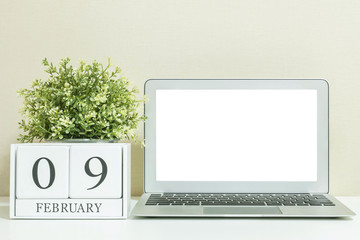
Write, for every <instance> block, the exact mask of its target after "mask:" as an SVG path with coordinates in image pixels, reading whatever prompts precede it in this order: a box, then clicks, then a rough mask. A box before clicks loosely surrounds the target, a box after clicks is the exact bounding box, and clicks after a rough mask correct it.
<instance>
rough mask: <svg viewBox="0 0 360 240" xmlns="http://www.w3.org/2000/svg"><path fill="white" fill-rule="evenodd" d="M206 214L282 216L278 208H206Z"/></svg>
mask: <svg viewBox="0 0 360 240" xmlns="http://www.w3.org/2000/svg"><path fill="white" fill-rule="evenodd" d="M203 210H204V214H220V215H221V214H259V215H263V214H282V212H281V211H280V209H279V208H278V207H204V208H203Z"/></svg>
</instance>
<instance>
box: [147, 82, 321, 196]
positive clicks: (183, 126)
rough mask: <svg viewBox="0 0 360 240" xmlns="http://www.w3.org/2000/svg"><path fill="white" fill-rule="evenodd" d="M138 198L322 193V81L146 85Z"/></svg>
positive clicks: (149, 83)
mask: <svg viewBox="0 0 360 240" xmlns="http://www.w3.org/2000/svg"><path fill="white" fill-rule="evenodd" d="M145 94H146V95H147V98H148V99H149V101H148V102H147V103H146V104H145V115H146V116H147V120H146V122H145V144H146V147H145V168H144V172H145V177H144V182H145V184H144V186H145V189H144V190H145V192H199V193H201V192H221V193H231V192H237V193H240V192H243V193H266V192H268V193H284V192H286V193H308V192H311V193H327V192H328V84H327V82H326V81H325V80H322V79H282V80H275V79H201V80H200V79H151V80H148V81H147V82H146V83H145Z"/></svg>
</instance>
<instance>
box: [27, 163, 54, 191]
mask: <svg viewBox="0 0 360 240" xmlns="http://www.w3.org/2000/svg"><path fill="white" fill-rule="evenodd" d="M42 159H45V160H46V161H47V162H48V164H49V169H50V180H49V184H48V185H47V186H46V187H43V186H41V185H40V183H39V176H38V168H39V163H40V161H41V160H42ZM32 176H33V180H34V183H35V184H36V186H38V187H39V188H41V189H47V188H49V187H51V185H53V183H54V180H55V167H54V164H53V163H52V162H51V161H50V159H48V158H46V157H42V158H39V159H38V160H36V162H35V163H34V166H33V169H32Z"/></svg>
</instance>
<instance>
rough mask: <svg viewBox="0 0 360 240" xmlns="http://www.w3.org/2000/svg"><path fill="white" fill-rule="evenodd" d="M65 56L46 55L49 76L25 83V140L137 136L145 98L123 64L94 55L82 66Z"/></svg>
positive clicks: (111, 138)
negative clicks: (27, 85)
mask: <svg viewBox="0 0 360 240" xmlns="http://www.w3.org/2000/svg"><path fill="white" fill-rule="evenodd" d="M69 62H70V59H69V58H65V59H62V60H61V61H60V63H59V66H57V67H56V66H54V64H53V63H51V62H49V61H48V60H47V59H46V58H45V59H44V60H43V62H42V64H43V65H44V66H45V67H46V70H45V72H46V73H48V74H49V77H48V79H47V80H40V79H36V80H35V81H34V82H33V83H32V85H31V87H30V88H29V89H21V90H19V91H18V93H19V95H20V96H22V97H23V98H24V106H23V108H22V110H21V113H22V116H23V117H24V119H23V120H22V121H21V122H19V126H20V129H22V130H23V133H22V134H20V136H19V139H18V140H19V141H21V142H33V141H34V140H35V139H37V140H40V141H41V140H63V139H101V140H120V141H123V140H134V141H136V142H141V141H140V140H139V138H138V136H137V134H136V129H137V126H138V124H139V122H141V121H143V120H144V119H145V117H144V116H143V115H142V114H139V107H140V104H141V103H142V102H144V98H143V99H140V100H138V99H137V98H136V93H137V89H136V88H135V87H131V86H130V85H131V84H130V82H129V81H128V80H127V79H126V78H125V77H123V76H121V74H120V73H121V69H120V68H119V67H117V66H112V65H111V62H110V59H109V61H108V63H107V65H106V66H103V64H101V63H99V62H97V61H93V62H92V64H86V63H85V62H84V61H80V64H79V66H78V67H77V68H76V67H73V66H72V65H70V64H69Z"/></svg>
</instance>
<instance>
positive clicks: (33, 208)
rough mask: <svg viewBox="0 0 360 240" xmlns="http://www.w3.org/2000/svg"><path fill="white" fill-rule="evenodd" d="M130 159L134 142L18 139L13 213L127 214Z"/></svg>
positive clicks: (78, 216) (55, 215) (51, 215)
mask: <svg viewBox="0 0 360 240" xmlns="http://www.w3.org/2000/svg"><path fill="white" fill-rule="evenodd" d="M71 157H72V158H73V159H74V161H72V160H73V159H71ZM34 159H35V160H34ZM100 159H101V160H100ZM130 159H131V145H130V144H129V143H26V144H12V145H11V154H10V218H15V219H126V218H127V216H128V215H129V212H130V197H131V196H130ZM87 162H88V164H87ZM86 165H88V166H87V167H86ZM105 165H106V170H105V172H106V174H105V173H104V166H105ZM35 170H36V171H35ZM34 171H35V172H36V173H35V175H36V176H35V180H34V177H33V172H34ZM51 171H53V172H55V174H54V173H52V175H51V174H50V172H51ZM70 175H71V176H70ZM105 175H106V176H105ZM102 176H103V179H101V177H102ZM52 177H53V180H51V179H52ZM100 180H101V181H100ZM58 184H61V186H60V185H58ZM34 186H37V187H35V188H34ZM39 186H40V187H39ZM37 188H39V189H41V190H39V189H37ZM52 188H54V189H55V190H56V191H55V192H52V191H54V190H52ZM71 189H72V191H73V194H72V195H73V196H72V197H70V191H71ZM51 190H52V191H51ZM60 193H61V194H60Z"/></svg>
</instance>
